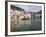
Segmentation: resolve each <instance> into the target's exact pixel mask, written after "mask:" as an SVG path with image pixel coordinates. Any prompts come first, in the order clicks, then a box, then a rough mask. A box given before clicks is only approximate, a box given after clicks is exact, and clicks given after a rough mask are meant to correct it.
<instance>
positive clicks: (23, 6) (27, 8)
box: [16, 5, 42, 12]
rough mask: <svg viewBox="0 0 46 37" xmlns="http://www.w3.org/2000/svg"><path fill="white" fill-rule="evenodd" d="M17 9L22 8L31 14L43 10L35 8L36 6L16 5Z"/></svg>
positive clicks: (38, 7)
mask: <svg viewBox="0 0 46 37" xmlns="http://www.w3.org/2000/svg"><path fill="white" fill-rule="evenodd" d="M16 6H17V7H20V8H22V9H24V10H25V11H27V12H29V11H31V12H38V11H40V10H42V7H41V6H34V5H27V6H26V5H22V6H21V5H16Z"/></svg>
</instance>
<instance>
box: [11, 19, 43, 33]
mask: <svg viewBox="0 0 46 37" xmlns="http://www.w3.org/2000/svg"><path fill="white" fill-rule="evenodd" d="M41 25H42V24H41V19H31V20H18V19H17V21H12V22H11V31H12V32H15V31H33V30H41Z"/></svg>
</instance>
